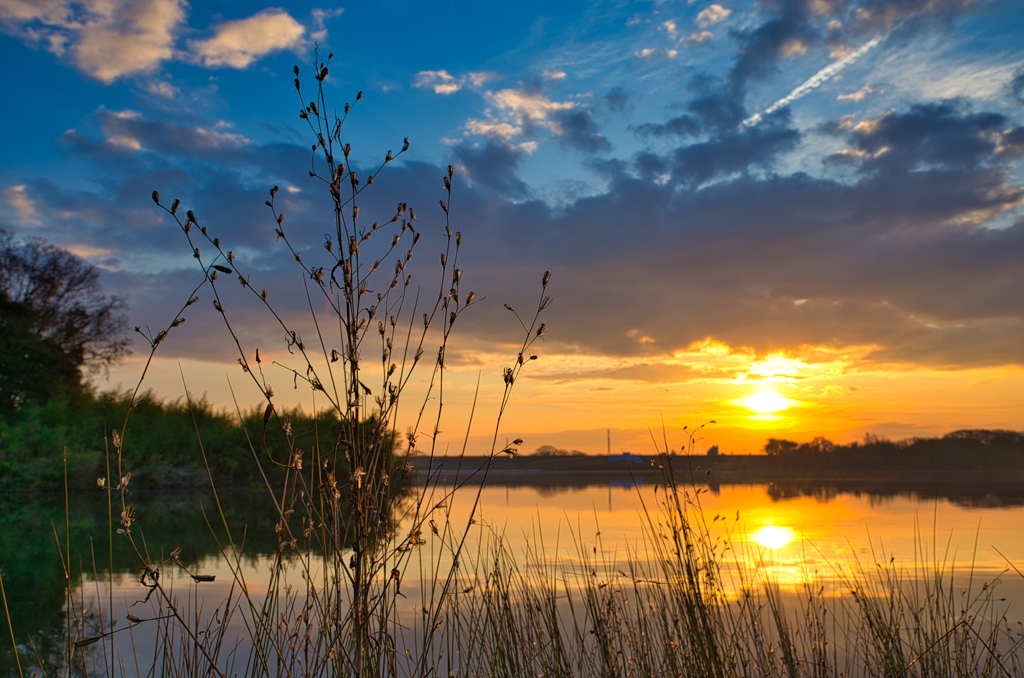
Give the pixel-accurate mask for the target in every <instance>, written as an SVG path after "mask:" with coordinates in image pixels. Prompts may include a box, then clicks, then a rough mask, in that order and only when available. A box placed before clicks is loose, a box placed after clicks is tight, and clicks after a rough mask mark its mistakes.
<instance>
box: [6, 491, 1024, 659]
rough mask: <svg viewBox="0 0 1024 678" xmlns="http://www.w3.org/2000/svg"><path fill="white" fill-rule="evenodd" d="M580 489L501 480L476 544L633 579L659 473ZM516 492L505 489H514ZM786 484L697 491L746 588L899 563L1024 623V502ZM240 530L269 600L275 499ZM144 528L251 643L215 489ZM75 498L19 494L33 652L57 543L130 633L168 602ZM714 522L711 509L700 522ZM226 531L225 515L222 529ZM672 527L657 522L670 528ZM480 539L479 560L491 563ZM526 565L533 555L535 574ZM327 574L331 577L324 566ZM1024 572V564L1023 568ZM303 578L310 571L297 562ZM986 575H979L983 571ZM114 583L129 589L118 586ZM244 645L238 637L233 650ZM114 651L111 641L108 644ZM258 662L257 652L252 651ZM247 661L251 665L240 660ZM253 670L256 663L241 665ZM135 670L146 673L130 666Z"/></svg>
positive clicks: (45, 646) (87, 594)
mask: <svg viewBox="0 0 1024 678" xmlns="http://www.w3.org/2000/svg"><path fill="white" fill-rule="evenodd" d="M574 480H575V484H571V485H570V484H569V483H566V486H563V487H559V486H557V485H555V484H553V483H552V482H551V478H550V477H548V478H546V479H545V481H546V482H545V484H544V485H542V486H536V485H531V484H529V483H528V482H526V481H524V480H523V479H517V480H516V481H515V482H514V483H513V482H508V479H499V480H498V483H494V484H491V485H489V486H487V487H485V488H483V490H482V491H481V494H480V502H479V506H478V509H477V515H476V518H477V522H476V524H475V525H474V526H473V527H472V528H471V530H470V539H471V540H475V541H476V542H486V541H487V540H489V539H492V538H494V537H495V536H500V538H501V539H502V541H503V543H504V545H505V547H506V548H507V549H508V550H509V551H510V552H511V553H512V555H513V556H516V557H518V556H519V555H520V554H524V553H525V552H526V551H527V550H529V552H530V553H531V558H532V559H533V560H532V562H531V564H530V566H531V567H541V568H545V569H548V570H552V569H555V570H559V571H560V572H561V574H562V575H564V576H563V578H564V579H565V580H566V581H568V580H570V579H571V578H572V576H573V575H574V573H577V574H578V572H579V571H580V570H581V569H582V568H584V567H585V566H586V563H588V562H589V563H593V562H599V563H601V565H602V566H603V567H604V569H605V570H606V571H608V572H613V571H619V570H623V571H629V568H630V563H629V560H630V559H631V558H633V559H639V560H643V559H644V558H646V557H647V554H648V552H649V546H650V544H649V535H647V536H645V534H644V530H643V526H644V524H645V520H646V518H645V516H647V515H657V510H658V509H657V507H658V505H659V500H660V498H662V497H664V494H665V487H664V485H662V484H659V483H658V482H655V481H654V478H653V477H648V478H645V479H643V481H642V482H636V481H633V480H630V479H628V478H613V479H611V480H609V479H608V478H607V477H602V478H600V479H599V480H594V481H592V482H589V483H588V482H581V481H580V480H579V478H575V479H574ZM499 483H500V484H499ZM777 489H778V488H773V487H772V486H771V485H764V484H762V485H719V486H716V487H714V488H709V487H704V488H702V489H701V491H700V493H699V494H697V495H696V497H695V501H696V502H698V503H699V509H700V513H699V515H700V516H702V517H703V520H704V521H705V522H706V523H707V525H708V529H709V533H710V534H711V535H712V537H713V538H716V539H721V540H722V541H721V543H722V544H723V549H724V548H726V547H728V548H727V550H725V551H724V560H723V564H724V571H725V572H727V573H730V576H733V577H734V578H735V579H734V586H735V587H737V588H738V587H739V586H741V585H742V584H741V582H743V581H746V582H750V581H753V580H757V579H758V578H761V577H763V578H767V579H768V580H770V581H774V582H778V583H779V585H780V586H781V587H782V589H783V590H789V591H796V590H797V589H798V588H800V587H801V586H802V585H804V584H806V583H808V582H810V581H814V582H815V583H816V584H821V583H829V584H830V586H832V587H835V588H836V590H837V591H838V590H840V589H841V588H842V582H843V577H844V576H846V575H848V573H849V572H850V570H851V568H853V567H855V566H856V563H858V562H859V563H860V564H861V565H864V566H867V567H873V566H874V563H884V564H893V565H895V566H897V567H901V568H903V571H904V572H905V573H906V575H907V576H908V577H909V578H910V579H913V578H914V577H927V576H929V573H930V572H931V573H934V570H935V568H936V567H942V568H944V571H946V572H951V573H955V574H956V575H957V576H958V577H959V580H958V581H964V582H966V581H968V580H969V577H971V576H973V580H974V581H976V582H981V581H985V582H990V581H995V580H996V579H998V578H1000V576H1001V578H1002V580H1003V581H1002V583H1001V584H1000V585H999V586H1000V590H1001V593H1000V597H1005V598H1007V599H1008V600H1007V602H1008V603H1009V604H1010V614H1009V618H1010V619H1011V620H1014V621H1015V620H1017V619H1021V618H1024V614H1021V610H1022V609H1024V580H1022V579H1021V578H1020V577H1019V576H1018V575H1017V574H1016V573H1014V572H1013V571H1012V570H1010V571H1009V572H1008V569H1007V568H1008V564H1010V563H1012V564H1013V565H1015V566H1017V567H1018V568H1021V566H1022V564H1024V539H1021V533H1020V526H1021V525H1024V507H1021V506H985V507H977V506H971V505H964V504H963V503H960V504H957V503H953V502H952V501H950V500H948V499H943V498H935V497H932V498H922V497H921V496H918V495H915V494H898V493H895V494H894V493H890V494H887V495H885V496H880V495H876V494H871V493H865V492H859V493H850V492H822V493H815V492H813V491H811V492H802V493H801V492H789V493H782V494H780V493H779V492H778V491H777ZM474 497H475V488H472V487H465V488H463V489H462V490H460V494H459V495H457V497H456V499H455V501H454V502H453V504H452V508H453V513H452V516H453V519H454V521H455V523H456V524H458V523H459V522H460V521H462V522H465V521H466V520H467V518H468V512H469V510H470V506H471V505H472V503H473V501H474ZM221 500H222V502H223V503H224V505H225V506H226V507H228V510H227V520H228V524H229V526H230V527H231V529H232V530H233V531H235V533H236V534H241V533H242V532H243V531H244V532H245V534H246V535H247V536H246V549H245V553H246V558H245V560H244V569H245V576H246V581H247V583H248V585H249V587H250V591H253V592H257V596H258V592H262V591H265V589H266V586H267V576H268V575H267V573H268V572H269V569H270V563H271V559H272V556H273V553H274V550H275V548H276V545H277V540H276V538H275V535H274V533H273V524H274V519H275V516H274V514H273V511H272V508H271V506H272V504H271V502H266V501H262V496H261V495H260V494H258V493H241V492H240V493H228V494H225V495H222V497H221ZM133 501H134V503H135V504H136V505H137V506H138V514H139V523H138V524H139V525H141V528H142V531H143V532H142V533H143V534H144V536H145V542H146V545H147V548H148V549H149V552H150V554H151V555H152V556H153V557H154V558H155V559H156V558H158V557H159V556H160V555H161V554H163V555H166V554H167V553H169V552H170V551H171V550H172V549H174V548H177V547H179V546H180V547H182V561H183V562H184V563H185V564H186V565H187V566H188V567H189V569H190V570H192V571H193V572H201V573H203V574H209V575H214V576H215V577H216V579H215V581H214V582H207V583H202V584H199V585H197V584H196V583H195V582H193V581H192V580H191V579H190V578H189V577H188V575H186V574H185V573H184V572H180V571H178V572H175V573H173V574H172V573H171V572H169V571H168V572H167V576H169V577H170V582H171V585H172V587H173V589H174V590H175V591H176V593H177V595H178V596H180V597H181V601H182V603H183V604H184V605H186V606H187V607H186V609H190V610H196V609H199V610H202V613H203V615H205V616H208V617H211V618H214V617H216V618H220V616H223V615H225V614H227V615H228V616H230V617H231V622H230V625H229V627H228V628H229V632H230V633H234V634H238V635H239V636H240V637H243V638H244V636H245V625H244V621H243V615H242V614H232V613H231V610H230V607H231V606H230V605H226V604H225V601H228V600H229V599H233V600H234V601H235V602H237V600H238V593H239V592H238V589H237V586H236V585H234V583H233V578H232V573H231V570H230V568H229V567H227V565H226V564H225V563H224V561H223V559H222V558H221V557H220V555H219V550H218V546H217V544H218V539H219V540H221V541H223V535H221V534H219V532H220V530H215V536H216V538H214V535H211V533H210V529H209V527H208V526H207V521H206V519H205V518H204V513H203V507H206V509H207V510H208V509H209V507H210V506H211V505H212V503H211V497H209V496H207V495H206V494H203V493H159V494H147V493H144V492H138V493H137V494H136V495H135V496H134V497H133ZM62 504H63V499H62V498H61V499H59V500H56V501H53V502H49V501H45V500H36V499H30V498H27V497H20V498H15V499H10V498H9V499H6V500H4V503H3V505H2V506H0V509H2V515H3V528H2V529H3V531H2V542H0V545H2V554H0V568H2V574H3V581H4V585H5V589H6V594H7V602H8V606H9V607H10V611H11V617H12V623H13V626H14V633H15V636H16V637H17V638H18V640H19V643H20V644H21V645H22V646H23V648H24V649H25V654H23V655H22V656H23V657H24V656H26V655H27V656H31V653H32V650H31V648H30V644H29V643H28V640H27V639H28V638H29V636H30V635H31V637H32V642H33V643H34V644H35V646H36V649H37V651H39V653H40V654H41V655H42V656H45V655H47V654H48V653H50V652H52V651H53V648H55V647H57V645H58V644H59V639H60V637H61V634H62V632H63V619H64V610H65V605H66V595H65V593H64V575H63V570H62V568H61V564H60V556H59V555H58V553H57V547H56V540H55V538H54V534H55V532H56V534H57V535H58V539H59V540H60V542H61V544H62V548H66V536H65V535H67V534H69V535H70V540H71V550H72V563H73V569H74V571H73V572H72V577H73V578H74V580H75V581H78V582H81V584H80V586H79V587H78V588H77V590H76V594H75V596H76V601H77V602H76V606H78V607H79V608H82V609H84V610H85V611H86V612H88V613H92V614H94V615H97V616H99V615H103V616H104V618H105V616H106V615H108V614H109V601H110V600H113V601H114V610H115V614H114V618H115V619H119V620H121V621H120V622H119V624H118V626H117V627H115V628H118V627H119V628H125V626H126V624H127V622H125V621H124V619H125V617H126V615H127V614H128V613H131V614H133V615H134V616H136V617H140V618H148V617H150V616H154V615H156V614H157V611H156V608H152V609H149V608H150V606H151V605H152V601H150V602H149V603H141V602H139V601H142V600H143V599H144V598H145V596H146V593H147V591H146V590H145V589H144V588H143V587H142V586H141V585H140V584H139V581H138V578H137V574H138V572H139V567H138V563H137V562H135V561H134V560H133V558H132V557H131V555H130V554H129V553H128V552H127V551H126V550H125V549H123V548H122V546H123V545H122V544H120V543H119V542H120V540H118V538H117V536H116V535H115V541H114V546H115V549H114V562H113V576H112V577H111V574H110V568H109V556H108V553H109V541H108V527H107V518H106V516H107V513H106V511H107V507H106V496H105V495H104V494H102V493H96V494H88V495H79V496H73V497H72V499H71V505H70V507H69V515H70V516H71V525H70V527H67V526H66V525H65V521H64V507H63V505H62ZM694 515H698V514H696V513H695V514H694ZM211 522H214V521H211ZM656 522H657V521H656ZM426 538H427V544H425V545H424V547H423V548H422V549H421V551H420V554H419V556H420V557H422V558H424V559H426V560H429V559H431V558H433V557H434V555H435V554H437V553H439V552H440V550H439V549H437V548H436V546H437V545H436V544H433V543H432V542H431V541H430V540H431V539H432V535H428V536H427V537H426ZM486 546H487V545H486V544H483V546H481V547H480V548H477V545H476V543H475V542H471V545H470V546H469V547H468V550H467V553H476V554H482V553H484V552H485V551H486ZM525 562H526V559H525V558H524V564H525ZM312 567H313V568H314V569H316V568H317V567H318V565H317V564H313V565H312ZM1022 569H1024V568H1022ZM292 570H293V572H294V574H295V576H296V577H297V576H298V571H299V569H298V567H297V566H296V567H293V568H292ZM971 573H973V575H971ZM111 579H112V580H113V588H112V589H111V588H110V581H111ZM403 590H407V591H408V593H407V595H408V596H409V600H410V606H411V607H413V608H415V606H416V605H419V603H420V595H421V592H420V591H419V588H418V587H417V586H416V585H415V584H414V583H412V582H410V585H409V587H408V589H406V588H405V585H404V584H403ZM155 628H156V625H155V624H150V625H147V624H140V625H138V626H135V627H134V628H133V629H132V630H131V632H130V633H129V632H122V633H119V634H117V635H116V636H115V638H116V641H115V646H116V648H117V651H119V652H123V653H124V654H125V655H126V656H131V657H132V662H134V661H136V659H137V660H138V662H139V667H140V669H139V670H141V672H142V673H146V667H148V666H151V665H152V657H153V655H154V652H155V648H156V645H157V640H158V639H157V637H156V630H155ZM232 642H233V641H232ZM100 647H104V648H105V645H102V646H100ZM240 652H241V653H242V654H243V655H244V646H243V647H242V648H240ZM0 661H2V665H0V675H14V674H15V673H16V670H15V668H14V665H13V658H12V655H11V652H10V650H9V648H5V649H4V650H3V654H2V655H0ZM240 661H242V660H240ZM239 668H241V667H239ZM126 670H127V672H128V674H129V675H131V674H133V673H135V667H134V665H133V664H131V663H130V664H129V665H128V666H127V668H126Z"/></svg>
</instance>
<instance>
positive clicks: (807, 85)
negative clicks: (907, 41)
mask: <svg viewBox="0 0 1024 678" xmlns="http://www.w3.org/2000/svg"><path fill="white" fill-rule="evenodd" d="M884 39H885V38H884V37H881V38H874V39H872V40H869V41H868V42H866V43H864V44H863V45H861V46H860V47H859V48H857V50H856V51H854V52H851V53H850V54H849V55H847V56H846V57H844V58H842V59H840V60H839V61H835V62H833V63H831V64H829V65H828V66H826V67H825V68H823V69H821V70H820V71H818V72H817V73H815V74H814V75H812V76H811V77H810V78H808V79H807V80H805V81H804V82H803V83H802V84H801V85H800V86H799V87H797V88H796V89H794V90H793V91H792V92H790V93H789V94H787V95H786V96H784V97H782V98H781V99H779V100H778V101H776V102H775V103H773V104H772V105H771V106H769V107H768V108H766V109H765V110H764V111H762V112H760V113H755V114H754V115H752V116H750V117H749V118H747V119H746V120H744V121H743V122H742V123H741V124H740V127H741V128H742V127H751V126H753V125H756V124H757V123H759V122H761V120H763V119H764V116H766V115H770V114H772V113H774V112H775V111H777V110H779V109H780V108H782V107H783V106H788V105H789V104H791V103H793V102H794V101H796V100H797V99H800V98H801V97H804V96H806V95H807V94H809V93H810V92H812V91H814V90H815V89H817V88H818V87H821V86H822V85H823V84H824V83H826V82H828V81H829V79H830V78H832V77H833V76H835V75H836V74H837V73H839V72H840V71H842V70H843V69H844V68H846V67H847V66H849V65H850V64H852V63H853V62H854V61H856V60H857V59H859V58H861V57H862V56H864V54H865V53H867V52H868V50H870V49H871V48H873V47H875V46H876V45H878V44H879V43H880V42H882V40H884Z"/></svg>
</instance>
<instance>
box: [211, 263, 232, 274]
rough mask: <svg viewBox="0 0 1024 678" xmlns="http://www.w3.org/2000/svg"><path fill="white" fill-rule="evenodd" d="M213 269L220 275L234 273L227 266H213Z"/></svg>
mask: <svg viewBox="0 0 1024 678" xmlns="http://www.w3.org/2000/svg"><path fill="white" fill-rule="evenodd" d="M213 267H214V268H215V269H217V270H218V271H220V272H221V273H234V271H232V270H231V269H230V268H228V267H227V266H221V265H220V264H214V265H213Z"/></svg>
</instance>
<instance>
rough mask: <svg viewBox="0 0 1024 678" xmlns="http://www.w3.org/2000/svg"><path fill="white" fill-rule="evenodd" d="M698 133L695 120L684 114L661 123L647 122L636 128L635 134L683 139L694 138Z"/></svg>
mask: <svg viewBox="0 0 1024 678" xmlns="http://www.w3.org/2000/svg"><path fill="white" fill-rule="evenodd" d="M700 131H701V125H700V122H699V121H698V120H697V118H695V117H694V116H692V115H686V114H684V115H680V116H677V117H675V118H672V119H671V120H668V121H667V122H663V123H651V122H647V123H644V124H642V125H639V126H638V127H637V128H636V133H637V134H639V135H640V136H642V137H656V138H660V137H666V136H678V137H683V138H685V137H691V136H696V135H697V134H699V133H700Z"/></svg>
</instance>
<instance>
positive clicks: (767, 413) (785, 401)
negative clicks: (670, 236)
mask: <svg viewBox="0 0 1024 678" xmlns="http://www.w3.org/2000/svg"><path fill="white" fill-rule="evenodd" d="M733 402H735V403H736V404H737V405H740V406H741V407H745V408H747V409H748V410H750V411H751V412H753V413H754V414H755V415H757V416H759V417H771V418H773V419H778V418H780V417H777V416H775V415H777V414H778V413H779V412H782V411H784V410H788V409H789V408H791V407H793V406H794V405H796V404H797V401H795V400H791V399H789V398H787V397H786V396H784V395H779V394H778V393H776V392H775V391H758V392H757V393H751V394H750V395H748V396H746V397H744V398H739V399H737V400H735V401H733Z"/></svg>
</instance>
